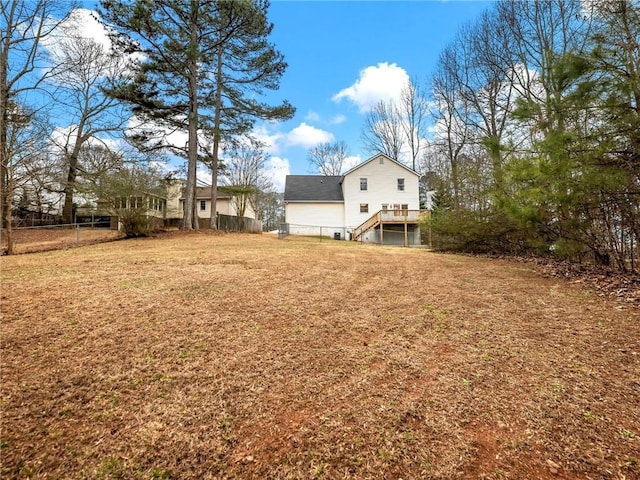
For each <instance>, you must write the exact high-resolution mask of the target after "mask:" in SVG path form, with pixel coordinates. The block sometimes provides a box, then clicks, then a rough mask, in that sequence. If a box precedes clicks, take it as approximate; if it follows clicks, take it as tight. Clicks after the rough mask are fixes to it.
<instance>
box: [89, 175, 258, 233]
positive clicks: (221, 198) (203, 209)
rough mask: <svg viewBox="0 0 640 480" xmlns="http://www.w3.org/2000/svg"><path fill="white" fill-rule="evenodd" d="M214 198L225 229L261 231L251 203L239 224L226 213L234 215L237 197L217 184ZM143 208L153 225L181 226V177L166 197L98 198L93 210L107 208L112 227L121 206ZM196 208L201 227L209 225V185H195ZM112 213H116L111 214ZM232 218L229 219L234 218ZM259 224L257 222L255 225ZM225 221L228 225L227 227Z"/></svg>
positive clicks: (172, 185)
mask: <svg viewBox="0 0 640 480" xmlns="http://www.w3.org/2000/svg"><path fill="white" fill-rule="evenodd" d="M217 195H218V196H217V200H216V211H217V213H218V214H219V217H221V218H223V222H224V226H225V229H232V230H242V231H261V229H262V224H261V222H259V221H257V220H255V212H254V211H253V209H252V208H251V205H247V208H246V210H245V214H244V219H245V220H247V221H245V222H244V223H242V225H239V224H238V225H236V224H237V222H235V221H231V223H230V221H229V217H233V219H236V218H237V217H238V215H237V208H236V205H237V201H236V199H235V197H234V196H233V195H230V194H229V193H226V192H224V191H222V190H221V189H220V188H218V192H217ZM141 208H142V209H144V212H143V214H144V215H145V216H147V217H150V218H151V219H152V221H153V223H154V226H156V227H162V226H172V227H177V226H180V225H181V223H182V219H183V215H184V213H183V208H184V187H183V182H182V181H180V180H177V181H174V182H173V183H172V184H170V185H169V186H168V187H167V190H166V197H161V196H158V195H153V194H140V195H135V196H129V197H119V198H116V199H114V200H113V201H111V202H105V201H99V202H98V208H97V209H96V211H95V212H94V213H100V212H109V213H108V214H109V215H111V228H114V229H117V228H118V225H119V218H118V215H117V212H118V211H119V210H122V209H138V210H139V209H141ZM196 208H197V210H198V218H199V220H200V225H201V226H202V227H204V228H206V227H208V226H209V218H210V215H211V187H197V188H196ZM114 213H116V214H115V215H114ZM233 219H232V220H233ZM258 224H259V225H258ZM228 225H231V226H230V227H229V226H228Z"/></svg>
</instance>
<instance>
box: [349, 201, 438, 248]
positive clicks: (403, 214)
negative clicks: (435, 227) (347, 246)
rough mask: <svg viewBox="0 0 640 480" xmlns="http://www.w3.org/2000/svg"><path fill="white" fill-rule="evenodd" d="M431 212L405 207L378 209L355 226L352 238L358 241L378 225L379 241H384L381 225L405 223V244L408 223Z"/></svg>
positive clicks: (415, 221)
mask: <svg viewBox="0 0 640 480" xmlns="http://www.w3.org/2000/svg"><path fill="white" fill-rule="evenodd" d="M430 213H431V212H430V211H429V210H407V209H393V210H380V211H378V212H377V213H375V214H374V215H372V216H371V217H369V218H368V219H367V220H366V221H364V222H363V223H362V224H361V225H359V226H357V227H356V228H355V229H354V230H353V236H352V239H353V240H355V241H359V240H361V239H362V236H363V235H364V234H365V233H367V232H368V231H370V230H373V229H374V228H377V227H380V243H384V233H383V232H384V229H383V225H385V224H387V225H388V224H394V225H405V228H404V231H405V245H406V244H408V241H407V240H406V238H407V232H408V227H409V225H412V226H413V225H417V224H418V223H420V222H421V221H423V220H424V219H425V218H428V215H429V214H430Z"/></svg>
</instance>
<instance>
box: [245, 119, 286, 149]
mask: <svg viewBox="0 0 640 480" xmlns="http://www.w3.org/2000/svg"><path fill="white" fill-rule="evenodd" d="M273 125H277V124H273V123H262V124H259V125H256V126H255V127H254V128H253V130H252V131H251V136H253V137H254V138H256V139H257V140H259V141H260V142H262V143H263V144H264V145H265V151H266V152H267V153H270V154H271V155H277V154H278V153H280V145H279V143H280V141H281V140H282V139H283V138H285V135H284V134H283V133H282V132H279V131H273V128H272V127H273Z"/></svg>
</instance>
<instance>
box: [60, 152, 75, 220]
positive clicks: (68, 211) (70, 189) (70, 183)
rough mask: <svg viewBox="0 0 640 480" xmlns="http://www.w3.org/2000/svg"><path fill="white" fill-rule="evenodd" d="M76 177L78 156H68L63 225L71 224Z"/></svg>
mask: <svg viewBox="0 0 640 480" xmlns="http://www.w3.org/2000/svg"><path fill="white" fill-rule="evenodd" d="M77 175H78V155H76V154H75V153H74V154H71V155H70V156H69V172H68V173H67V183H66V184H65V186H64V205H63V207H62V220H63V221H64V223H73V222H74V218H73V194H74V191H75V185H76V177H77Z"/></svg>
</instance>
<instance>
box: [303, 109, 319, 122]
mask: <svg viewBox="0 0 640 480" xmlns="http://www.w3.org/2000/svg"><path fill="white" fill-rule="evenodd" d="M304 119H305V120H308V121H310V122H319V121H320V114H319V113H318V112H314V111H313V110H309V113H307V116H306V117H304Z"/></svg>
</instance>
